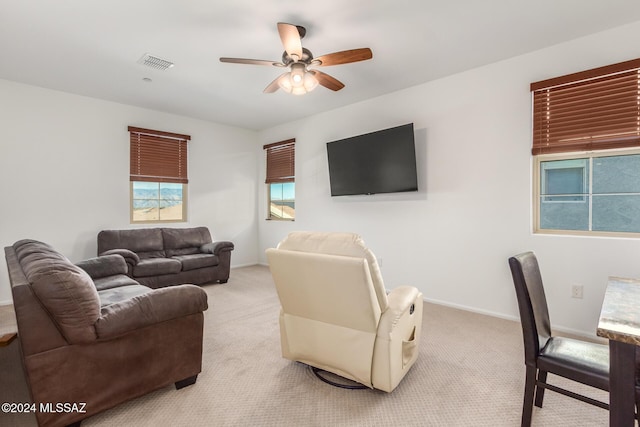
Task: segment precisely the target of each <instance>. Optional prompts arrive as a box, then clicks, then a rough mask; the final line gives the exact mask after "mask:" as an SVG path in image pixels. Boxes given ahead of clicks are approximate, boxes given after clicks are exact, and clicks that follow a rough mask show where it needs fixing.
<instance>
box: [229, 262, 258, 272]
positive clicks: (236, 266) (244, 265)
mask: <svg viewBox="0 0 640 427" xmlns="http://www.w3.org/2000/svg"><path fill="white" fill-rule="evenodd" d="M254 265H262V264H260V263H259V262H251V263H248V264H237V265H236V264H234V265H232V266H231V269H232V270H233V269H234V268H242V267H253V266H254Z"/></svg>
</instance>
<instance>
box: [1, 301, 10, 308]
mask: <svg viewBox="0 0 640 427" xmlns="http://www.w3.org/2000/svg"><path fill="white" fill-rule="evenodd" d="M5 305H13V301H11V300H6V301H0V307H3V306H5Z"/></svg>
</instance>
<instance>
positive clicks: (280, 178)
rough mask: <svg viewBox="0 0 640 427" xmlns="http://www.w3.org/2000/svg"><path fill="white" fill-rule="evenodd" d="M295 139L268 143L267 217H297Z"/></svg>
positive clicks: (282, 218) (285, 218)
mask: <svg viewBox="0 0 640 427" xmlns="http://www.w3.org/2000/svg"><path fill="white" fill-rule="evenodd" d="M295 144H296V140H295V139H288V140H286V141H280V142H275V143H273V144H267V145H265V146H264V147H263V148H264V150H265V152H266V162H267V173H266V175H267V177H266V180H265V182H266V184H267V201H268V214H267V219H278V220H291V221H292V220H294V219H295V217H296V204H295V199H296V187H295V185H296V184H295V153H296V151H295V146H296V145H295Z"/></svg>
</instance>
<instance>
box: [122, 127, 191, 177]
mask: <svg viewBox="0 0 640 427" xmlns="http://www.w3.org/2000/svg"><path fill="white" fill-rule="evenodd" d="M129 135H130V140H131V144H130V151H131V160H130V175H129V177H130V180H131V181H147V182H175V183H179V184H187V183H188V182H189V179H188V177H187V142H188V141H189V140H190V139H191V136H189V135H180V134H177V133H170V132H162V131H157V130H151V129H142V128H136V127H132V126H129Z"/></svg>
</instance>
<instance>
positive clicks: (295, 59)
mask: <svg viewBox="0 0 640 427" xmlns="http://www.w3.org/2000/svg"><path fill="white" fill-rule="evenodd" d="M278 33H279V34H280V39H281V40H282V44H283V45H284V53H283V54H282V62H277V61H266V60H262V59H245V58H226V57H222V58H220V62H227V63H231V64H252V65H268V66H275V67H288V68H289V71H288V72H286V73H284V74H281V75H280V76H279V77H277V78H276V79H275V80H274V81H272V82H271V83H270V84H269V85H268V86H267V87H266V88H265V89H264V93H273V92H275V91H277V90H278V89H282V90H283V91H285V92H287V93H292V94H294V95H303V94H305V93H307V92H311V91H312V90H314V89H315V88H316V87H318V85H321V86H324V87H326V88H327V89H330V90H333V91H338V90H340V89H342V88H343V87H344V84H343V83H342V82H340V81H339V80H338V79H336V78H334V77H332V76H330V75H328V74H326V73H323V72H322V71H318V70H311V69H309V66H316V67H322V66H329V65H339V64H349V63H351V62H358V61H364V60H367V59H371V58H372V57H373V54H372V52H371V49H369V48H360V49H351V50H345V51H341V52H334V53H329V54H326V55H322V56H320V57H318V58H315V59H314V58H313V54H312V53H311V51H310V50H309V49H305V48H303V47H302V38H303V37H304V35H305V34H306V29H305V28H304V27H301V26H296V25H292V24H285V23H283V22H279V23H278Z"/></svg>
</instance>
